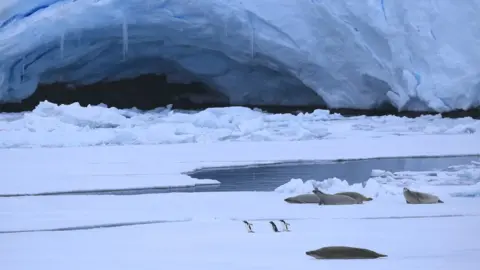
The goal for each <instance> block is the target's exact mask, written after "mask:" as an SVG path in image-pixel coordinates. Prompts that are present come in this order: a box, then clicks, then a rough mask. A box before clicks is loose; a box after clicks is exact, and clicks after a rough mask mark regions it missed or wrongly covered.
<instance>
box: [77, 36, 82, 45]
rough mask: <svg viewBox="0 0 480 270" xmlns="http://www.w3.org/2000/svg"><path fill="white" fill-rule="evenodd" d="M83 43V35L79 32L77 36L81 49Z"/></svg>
mask: <svg viewBox="0 0 480 270" xmlns="http://www.w3.org/2000/svg"><path fill="white" fill-rule="evenodd" d="M81 43H82V33H81V32H78V34H77V46H78V47H80V45H81Z"/></svg>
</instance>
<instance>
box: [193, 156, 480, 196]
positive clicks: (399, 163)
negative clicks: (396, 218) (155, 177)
mask: <svg viewBox="0 0 480 270" xmlns="http://www.w3.org/2000/svg"><path fill="white" fill-rule="evenodd" d="M479 158H480V156H461V157H426V158H383V159H364V160H350V161H339V162H335V161H331V162H302V163H299V162H289V163H277V164H269V165H253V166H242V167H230V168H226V167H223V168H208V169H200V170H196V171H194V172H192V173H189V174H188V175H190V176H191V177H193V178H197V179H215V180H218V181H220V182H221V184H220V185H219V186H217V187H211V188H210V189H211V190H205V191H273V190H274V189H275V188H277V187H278V186H280V185H283V184H285V183H287V182H288V181H290V179H292V178H301V179H303V180H304V181H305V180H309V179H315V180H324V179H326V178H330V177H337V178H340V179H344V180H347V181H348V182H349V183H350V184H353V183H361V182H364V181H366V180H368V179H369V178H370V174H371V172H372V170H373V169H380V170H388V171H393V172H397V171H426V170H440V169H445V168H447V167H448V166H452V165H462V164H468V163H470V162H471V161H474V160H476V161H478V160H479Z"/></svg>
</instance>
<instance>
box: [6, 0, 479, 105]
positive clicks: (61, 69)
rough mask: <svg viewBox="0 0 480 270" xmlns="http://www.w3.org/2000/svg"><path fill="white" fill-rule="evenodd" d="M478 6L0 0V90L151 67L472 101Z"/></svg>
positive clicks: (315, 93)
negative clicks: (1, 1) (1, 0)
mask: <svg viewBox="0 0 480 270" xmlns="http://www.w3.org/2000/svg"><path fill="white" fill-rule="evenodd" d="M3 2H5V1H3ZM479 12H480V3H479V1H478V0H477V1H475V0H465V1H461V3H459V1H458V0H443V1H383V0H382V1H373V0H370V1H358V0H345V1H336V0H328V1H316V0H315V1H281V2H279V1H277V0H263V1H257V0H242V1H240V0H229V1H225V0H204V1H191V0H176V1H157V0H108V1H98V0H83V1H66V0H32V1H20V0H9V1H6V2H5V3H2V4H0V63H1V64H0V100H4V101H11V100H19V99H22V98H25V97H27V96H29V95H30V94H32V93H33V92H34V91H35V88H36V86H37V85H38V83H51V82H69V83H72V84H89V83H94V82H97V81H99V80H103V79H106V80H115V79H119V78H131V77H134V76H137V75H141V74H146V73H163V74H167V76H168V78H169V79H175V80H181V81H184V82H188V81H192V80H201V81H203V82H205V83H206V84H208V85H210V86H211V87H213V88H214V89H217V90H218V91H220V92H222V93H224V94H225V95H226V96H228V97H229V98H230V100H231V102H232V103H234V104H242V103H250V102H251V103H257V104H276V105H278V104H321V103H326V104H328V105H329V106H331V107H350V108H373V107H377V106H379V105H381V104H383V103H391V104H393V105H394V106H395V107H397V108H399V109H410V110H418V109H426V108H431V109H434V110H437V111H448V110H453V109H466V108H470V107H476V106H479V105H480V70H479V69H480V68H479V67H480V54H478V46H479V35H478V23H477V22H478V19H477V17H478V13H479ZM205 63H208V64H205ZM247 89H248V90H247ZM320 97H321V98H320Z"/></svg>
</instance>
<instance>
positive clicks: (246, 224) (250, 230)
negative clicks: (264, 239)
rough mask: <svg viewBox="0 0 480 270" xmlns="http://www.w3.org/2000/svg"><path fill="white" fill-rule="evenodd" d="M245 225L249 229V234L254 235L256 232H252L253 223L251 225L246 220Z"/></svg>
mask: <svg viewBox="0 0 480 270" xmlns="http://www.w3.org/2000/svg"><path fill="white" fill-rule="evenodd" d="M243 223H245V227H247V232H249V233H253V232H254V231H253V230H252V226H253V225H252V223H249V222H248V221H246V220H244V221H243Z"/></svg>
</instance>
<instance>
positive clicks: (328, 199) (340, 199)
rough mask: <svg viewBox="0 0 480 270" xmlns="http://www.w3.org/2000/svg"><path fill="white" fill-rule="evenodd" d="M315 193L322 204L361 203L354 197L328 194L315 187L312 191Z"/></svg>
mask: <svg viewBox="0 0 480 270" xmlns="http://www.w3.org/2000/svg"><path fill="white" fill-rule="evenodd" d="M312 192H313V193H314V194H315V195H317V197H318V199H319V200H320V202H319V203H318V204H320V205H345V204H361V202H360V203H359V202H358V201H357V200H355V199H354V198H352V197H349V196H346V195H332V194H326V193H323V192H321V191H320V190H318V189H317V188H315V189H314V190H313V191H312Z"/></svg>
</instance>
